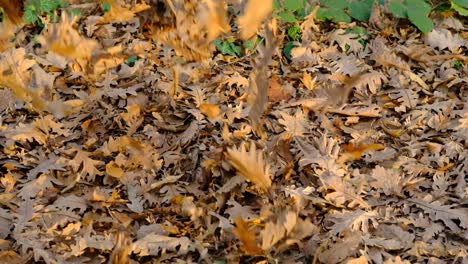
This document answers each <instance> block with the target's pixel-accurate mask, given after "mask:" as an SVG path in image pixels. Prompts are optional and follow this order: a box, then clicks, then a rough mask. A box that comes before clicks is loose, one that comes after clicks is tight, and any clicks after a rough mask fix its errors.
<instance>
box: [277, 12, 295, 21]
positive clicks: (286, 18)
mask: <svg viewBox="0 0 468 264" xmlns="http://www.w3.org/2000/svg"><path fill="white" fill-rule="evenodd" d="M278 15H279V17H280V18H281V20H283V21H284V22H289V23H294V22H296V21H297V19H296V16H295V15H294V14H293V13H291V12H288V11H282V12H280V13H279V14H278Z"/></svg>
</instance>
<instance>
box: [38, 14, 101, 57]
mask: <svg viewBox="0 0 468 264" xmlns="http://www.w3.org/2000/svg"><path fill="white" fill-rule="evenodd" d="M75 22H76V18H74V19H70V18H69V16H62V17H61V21H60V23H56V24H50V25H48V27H47V28H46V30H44V31H43V34H41V35H40V36H39V37H38V41H39V42H40V43H41V45H42V46H43V47H44V48H46V49H48V50H50V51H53V52H54V53H56V54H58V55H62V56H64V57H66V58H70V59H85V60H89V59H90V58H91V54H92V53H93V52H94V51H95V50H96V49H98V48H99V44H98V43H97V41H95V40H93V39H87V38H85V37H82V36H80V33H79V32H78V31H77V30H76V29H75V28H74V27H73V25H74V24H75Z"/></svg>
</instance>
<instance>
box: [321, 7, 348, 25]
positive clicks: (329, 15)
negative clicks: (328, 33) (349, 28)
mask: <svg viewBox="0 0 468 264" xmlns="http://www.w3.org/2000/svg"><path fill="white" fill-rule="evenodd" d="M316 18H317V19H318V20H327V19H328V20H331V21H333V22H345V23H350V22H351V17H350V16H348V14H346V13H345V11H344V10H343V9H336V8H329V7H325V8H322V7H321V8H320V9H319V10H318V11H317V14H316Z"/></svg>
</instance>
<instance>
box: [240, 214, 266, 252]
mask: <svg viewBox="0 0 468 264" xmlns="http://www.w3.org/2000/svg"><path fill="white" fill-rule="evenodd" d="M233 232H234V234H235V235H236V236H237V237H238V238H239V240H240V241H241V242H242V246H241V247H240V249H241V250H242V251H244V253H245V254H247V255H262V254H263V253H264V252H263V249H262V248H260V247H259V246H257V238H256V236H255V233H254V232H252V230H249V227H248V226H247V223H246V222H245V221H244V220H243V219H242V218H241V217H238V218H237V219H236V227H234V229H233Z"/></svg>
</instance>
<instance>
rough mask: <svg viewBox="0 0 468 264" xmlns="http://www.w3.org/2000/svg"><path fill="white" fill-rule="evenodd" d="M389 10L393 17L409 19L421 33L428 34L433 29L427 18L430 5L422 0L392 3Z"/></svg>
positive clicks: (430, 21) (432, 24) (405, 0)
mask: <svg viewBox="0 0 468 264" xmlns="http://www.w3.org/2000/svg"><path fill="white" fill-rule="evenodd" d="M389 9H390V12H392V14H393V15H394V16H396V17H398V18H407V19H409V21H411V23H413V24H414V25H415V26H416V27H417V28H418V29H419V30H421V31H422V32H423V33H428V32H430V31H431V30H432V28H433V27H434V23H432V20H431V19H430V18H429V13H430V12H431V9H432V8H431V5H429V4H428V3H427V2H426V1H424V0H404V1H392V2H390V5H389Z"/></svg>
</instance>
